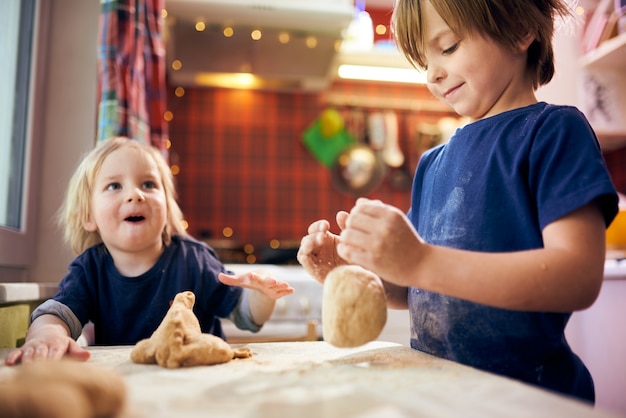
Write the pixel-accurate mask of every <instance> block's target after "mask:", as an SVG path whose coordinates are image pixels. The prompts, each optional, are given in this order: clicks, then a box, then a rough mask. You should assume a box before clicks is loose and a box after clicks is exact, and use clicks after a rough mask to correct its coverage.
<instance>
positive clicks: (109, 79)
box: [97, 0, 168, 156]
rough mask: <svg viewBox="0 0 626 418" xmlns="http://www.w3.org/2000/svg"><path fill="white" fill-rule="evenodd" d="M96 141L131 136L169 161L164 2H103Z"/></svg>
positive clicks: (99, 45)
mask: <svg viewBox="0 0 626 418" xmlns="http://www.w3.org/2000/svg"><path fill="white" fill-rule="evenodd" d="M100 7H101V10H100V20H99V31H98V92H97V94H98V137H97V138H98V141H101V140H104V139H106V138H110V137H112V136H127V137H129V138H133V139H136V140H139V141H142V142H145V143H149V144H152V145H153V146H155V147H157V148H158V149H160V150H161V152H162V153H163V155H165V156H167V149H166V142H167V137H168V127H167V122H166V121H165V120H164V119H163V115H164V113H165V110H166V89H165V44H164V41H163V37H162V34H163V25H164V21H163V18H162V15H161V11H162V9H163V8H164V7H165V0H100Z"/></svg>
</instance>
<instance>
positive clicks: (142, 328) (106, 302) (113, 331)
mask: <svg viewBox="0 0 626 418" xmlns="http://www.w3.org/2000/svg"><path fill="white" fill-rule="evenodd" d="M224 271H226V270H225V269H224V266H223V264H222V263H221V262H220V261H219V259H218V258H217V256H216V254H215V252H214V251H213V249H211V248H210V247H209V246H207V245H206V244H204V243H201V242H198V241H196V240H194V239H192V238H190V237H181V236H178V235H175V236H173V237H172V242H171V243H170V245H168V246H167V247H165V249H164V251H163V254H161V256H160V257H159V259H158V261H157V262H156V264H155V265H154V266H152V268H151V269H150V270H148V271H147V272H145V273H144V274H142V275H140V276H137V277H125V276H122V275H121V274H120V273H119V272H118V270H117V269H116V268H115V265H114V264H113V259H112V258H111V256H110V254H109V253H108V251H107V249H106V247H105V246H104V245H103V244H98V245H95V246H93V247H91V248H88V249H87V250H86V251H85V252H83V253H82V254H81V255H79V256H78V257H77V258H76V259H74V260H73V261H72V263H71V264H70V266H69V272H68V274H67V275H66V276H65V277H64V278H63V280H62V281H61V283H60V284H59V292H58V293H57V294H56V295H55V296H54V298H53V299H54V300H56V301H58V302H61V303H63V304H65V305H66V306H67V307H69V308H70V309H71V310H72V312H73V313H74V315H76V317H77V318H78V320H79V321H80V323H81V324H82V325H83V326H84V325H85V324H86V323H87V322H88V321H92V322H93V323H94V331H95V343H96V344H99V345H124V344H131V345H132V344H135V343H137V341H139V340H141V339H143V338H149V337H150V336H151V335H152V333H153V332H154V330H156V329H157V327H158V326H159V324H160V323H161V322H162V321H163V318H164V317H165V314H166V312H167V310H168V309H169V307H170V303H171V302H172V301H173V300H174V297H175V296H176V294H177V293H179V292H182V291H186V290H190V291H192V292H193V293H194V294H195V296H196V302H195V305H194V308H193V311H194V313H195V314H196V316H197V317H198V320H199V322H200V327H201V329H202V332H203V333H209V334H214V335H217V336H219V337H221V338H224V334H223V332H222V327H221V323H220V320H219V318H220V317H222V318H224V317H227V316H228V315H229V314H230V313H231V311H232V310H233V309H234V308H235V306H236V305H237V303H238V301H239V298H240V296H241V292H242V288H241V287H236V286H226V285H224V284H222V283H221V282H219V281H218V279H217V275H218V274H219V273H220V272H224Z"/></svg>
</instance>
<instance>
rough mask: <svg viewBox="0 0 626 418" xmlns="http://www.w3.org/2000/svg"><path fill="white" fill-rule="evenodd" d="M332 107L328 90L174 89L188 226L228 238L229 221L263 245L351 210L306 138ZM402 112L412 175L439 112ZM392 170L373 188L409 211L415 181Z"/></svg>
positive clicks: (338, 89)
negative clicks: (401, 179)
mask: <svg viewBox="0 0 626 418" xmlns="http://www.w3.org/2000/svg"><path fill="white" fill-rule="evenodd" d="M331 91H332V92H333V93H338V94H340V95H346V97H347V96H350V95H353V94H359V95H367V96H372V97H377V96H384V97H387V98H402V97H409V98H415V97H424V98H426V99H428V100H431V97H430V94H429V93H427V91H426V90H425V89H424V88H420V87H407V86H400V85H397V86H393V85H391V84H387V85H383V84H371V83H352V84H351V83H342V84H336V85H334V86H333V88H332V90H331ZM325 107H326V102H325V95H324V94H323V93H319V94H314V93H277V92H259V91H245V90H228V89H202V88H193V89H187V90H186V92H185V95H184V96H183V97H176V96H174V95H171V96H170V97H169V108H170V110H171V111H172V112H173V114H174V118H173V120H172V121H171V123H170V134H171V138H172V144H173V145H172V150H171V160H172V161H171V162H172V163H173V164H178V165H179V166H180V173H179V174H178V175H177V187H178V191H179V200H180V203H181V207H182V209H183V211H184V213H185V216H186V219H187V220H188V222H189V232H190V233H191V234H192V235H194V236H196V237H199V238H201V237H209V238H222V230H223V228H225V227H231V228H232V229H233V236H232V240H235V241H237V242H239V243H242V244H246V243H250V244H253V245H254V246H255V247H264V246H267V245H268V243H269V241H270V240H272V239H279V240H282V241H285V240H289V241H293V240H295V241H299V240H300V238H301V237H302V236H303V234H305V232H306V229H307V227H308V225H309V224H310V223H311V222H312V221H314V220H316V219H320V218H327V219H330V220H333V219H334V214H335V213H336V212H337V211H338V210H340V209H350V208H351V207H352V206H353V204H354V201H355V196H353V195H349V194H345V193H342V192H340V191H339V190H337V188H335V187H334V186H333V184H332V181H331V172H330V170H329V169H328V168H326V167H325V166H324V165H322V164H321V163H319V162H318V161H317V160H316V159H315V158H314V157H313V156H312V155H311V154H310V153H309V151H308V150H307V149H306V148H305V146H304V144H303V142H302V133H303V132H304V131H305V129H306V128H307V127H309V126H310V124H311V123H313V122H314V120H315V119H316V118H317V117H318V116H319V114H320V112H321V110H322V109H324V108H325ZM339 110H341V111H342V112H345V111H347V110H349V109H347V108H345V107H344V108H339ZM370 110H376V109H370ZM397 113H398V119H399V137H400V146H401V148H402V150H403V152H404V153H405V155H406V159H405V161H406V163H405V166H404V167H403V168H402V169H403V170H404V171H405V172H406V173H408V175H409V176H411V175H412V173H413V171H414V168H415V166H416V164H417V159H418V158H419V153H418V148H417V144H416V135H415V131H416V129H417V124H419V123H422V122H435V121H436V120H438V119H439V117H441V116H442V114H441V113H432V112H415V111H407V110H405V111H398V112H397ZM388 173H389V176H388V178H387V179H386V180H385V181H384V183H383V184H382V185H381V186H380V188H378V189H377V190H376V191H374V192H373V193H371V194H370V195H369V197H372V198H379V199H382V200H384V201H385V202H387V203H389V204H392V205H395V206H397V207H399V208H401V209H403V210H407V209H408V205H409V203H410V202H409V200H410V190H409V189H400V188H398V187H394V185H393V184H392V183H391V181H390V176H391V175H392V170H390V171H388ZM396 174H397V173H396Z"/></svg>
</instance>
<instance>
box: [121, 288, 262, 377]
mask: <svg viewBox="0 0 626 418" xmlns="http://www.w3.org/2000/svg"><path fill="white" fill-rule="evenodd" d="M195 301H196V297H195V295H194V294H193V293H192V292H189V291H186V292H181V293H179V294H177V295H176V297H175V298H174V302H173V303H172V306H170V309H169V310H168V311H167V314H166V315H165V318H163V321H162V322H161V324H160V325H159V327H158V328H157V329H156V330H155V331H154V333H152V335H151V336H150V338H146V339H144V340H141V341H139V342H138V343H137V344H135V346H134V347H133V349H132V350H131V352H130V359H131V360H132V361H134V362H135V363H144V364H153V363H157V364H158V365H159V366H161V367H167V368H170V369H173V368H178V367H190V366H201V365H211V364H219V363H226V362H228V361H230V360H232V359H233V358H246V357H251V356H252V353H251V352H250V349H248V348H246V347H241V348H235V349H233V348H231V346H230V345H229V344H228V343H226V341H224V340H223V339H221V338H219V337H216V336H215V335H212V334H203V333H202V331H201V330H200V323H199V322H198V318H196V315H195V314H194V313H193V310H192V308H193V305H194V303H195Z"/></svg>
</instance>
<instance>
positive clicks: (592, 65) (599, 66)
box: [579, 33, 626, 151]
mask: <svg viewBox="0 0 626 418" xmlns="http://www.w3.org/2000/svg"><path fill="white" fill-rule="evenodd" d="M579 66H580V68H581V69H582V70H583V71H585V72H588V73H593V74H596V75H597V77H598V78H599V79H603V78H606V77H610V76H611V75H613V76H614V75H615V74H619V76H618V78H617V80H618V82H617V84H616V85H613V88H617V89H618V91H619V89H620V85H624V84H626V81H624V78H623V77H626V33H622V34H619V35H618V36H616V37H614V38H611V39H608V40H606V41H604V42H602V43H601V44H600V45H598V47H597V48H596V49H594V50H593V51H590V52H588V53H587V54H585V55H583V56H582V57H581V58H580V59H579ZM618 96H619V94H618ZM616 97H617V96H616ZM623 100H624V98H623V97H621V96H620V98H619V99H617V101H618V102H620V103H619V106H620V107H621V108H622V109H624V108H625V106H626V105H625V104H623V103H624V102H622V101H623ZM625 117H626V115H625ZM590 122H591V124H592V126H593V125H594V123H593V121H590ZM596 134H597V136H598V140H599V142H600V146H601V147H602V150H603V151H613V150H616V149H619V148H622V147H625V146H626V131H624V132H622V131H620V130H617V131H615V130H610V131H607V130H605V129H604V128H596Z"/></svg>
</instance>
